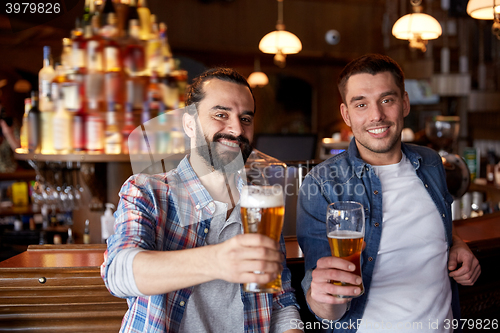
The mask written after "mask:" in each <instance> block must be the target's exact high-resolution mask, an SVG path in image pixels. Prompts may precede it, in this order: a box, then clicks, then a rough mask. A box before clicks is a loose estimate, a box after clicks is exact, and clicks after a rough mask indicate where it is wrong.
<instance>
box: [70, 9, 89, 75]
mask: <svg viewBox="0 0 500 333" xmlns="http://www.w3.org/2000/svg"><path fill="white" fill-rule="evenodd" d="M78 25H79V20H78V18H77V23H76V28H75V29H74V30H72V31H71V58H72V59H71V60H72V61H71V68H72V70H73V73H72V75H84V74H85V73H86V70H87V63H86V58H87V57H86V54H85V53H86V51H87V50H86V44H85V38H84V37H83V31H82V29H81V27H79V26H78ZM79 81H80V80H79Z"/></svg>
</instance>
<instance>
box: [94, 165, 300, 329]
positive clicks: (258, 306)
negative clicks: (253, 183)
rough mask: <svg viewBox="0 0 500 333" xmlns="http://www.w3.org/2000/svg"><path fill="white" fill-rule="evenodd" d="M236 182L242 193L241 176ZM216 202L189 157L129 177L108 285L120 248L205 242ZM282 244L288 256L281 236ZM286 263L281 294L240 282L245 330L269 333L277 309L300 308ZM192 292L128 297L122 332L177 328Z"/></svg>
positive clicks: (111, 245)
mask: <svg viewBox="0 0 500 333" xmlns="http://www.w3.org/2000/svg"><path fill="white" fill-rule="evenodd" d="M237 184H238V190H239V191H241V187H242V186H243V181H242V180H241V178H240V177H238V182H237ZM212 201H213V199H212V198H211V196H210V194H209V193H208V192H207V190H206V189H205V188H204V187H203V185H202V184H201V182H200V180H199V178H198V176H197V175H196V173H195V172H194V170H193V168H192V167H191V165H190V163H189V160H188V157H185V158H184V159H183V160H182V161H181V162H180V164H179V166H178V167H177V169H174V170H172V171H170V172H168V173H163V174H157V175H145V174H138V175H134V176H132V177H130V178H129V179H128V180H127V181H126V182H125V184H124V185H123V187H122V189H121V191H120V202H119V204H118V208H117V211H116V213H115V219H116V222H115V234H114V235H113V236H111V237H110V238H109V239H108V248H107V251H106V252H105V254H104V263H103V264H102V266H101V275H102V278H103V279H104V282H105V284H106V286H107V287H108V289H109V286H108V284H107V272H108V270H107V268H108V267H109V265H110V263H111V262H112V261H113V258H114V257H115V256H116V254H117V253H118V252H119V251H120V250H123V249H126V248H136V247H141V248H143V249H147V250H153V251H173V250H182V249H188V248H194V247H200V246H203V245H204V244H205V238H206V236H207V234H208V230H209V228H210V221H211V220H212V217H213V215H212V214H213V213H214V210H213V209H212V208H211V207H213V205H210V206H209V203H210V202H212ZM280 245H281V250H282V252H283V254H285V257H286V253H285V242H284V240H283V237H281V240H280ZM283 267H284V268H283V272H282V275H281V278H282V285H283V291H281V292H280V293H278V294H274V295H273V294H265V293H245V292H243V289H242V286H240V291H241V300H242V302H243V308H244V318H245V319H244V320H245V323H244V326H245V332H255V333H257V332H259V333H260V332H268V331H269V329H270V326H271V315H272V311H273V310H277V309H281V308H284V307H287V306H291V305H295V306H296V307H297V308H298V305H297V302H296V299H295V295H294V293H293V289H292V287H291V274H290V270H289V269H288V268H287V267H286V260H285V261H284V262H283ZM192 291H193V287H190V288H185V289H181V290H177V291H175V292H171V293H168V294H162V295H154V296H148V297H128V299H127V302H128V305H129V309H128V311H127V313H126V314H125V316H124V318H123V322H122V328H121V330H120V332H148V333H153V332H178V331H179V327H180V324H181V320H182V316H183V314H184V310H185V308H186V304H187V302H188V299H189V296H190V295H191V293H192ZM214 306H220V304H214ZM221 311H223V310H222V308H221Z"/></svg>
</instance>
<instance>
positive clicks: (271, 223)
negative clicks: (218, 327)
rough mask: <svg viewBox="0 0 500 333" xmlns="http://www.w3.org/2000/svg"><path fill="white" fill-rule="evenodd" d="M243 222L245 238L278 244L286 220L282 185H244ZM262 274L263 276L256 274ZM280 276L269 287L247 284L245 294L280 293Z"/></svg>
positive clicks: (241, 200)
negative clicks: (252, 236)
mask: <svg viewBox="0 0 500 333" xmlns="http://www.w3.org/2000/svg"><path fill="white" fill-rule="evenodd" d="M240 205H241V221H242V222H243V231H244V233H245V234H262V235H266V236H268V237H270V238H272V239H273V240H275V241H277V242H279V240H280V236H281V228H282V227H283V220H284V217H285V204H284V198H283V189H282V187H281V186H280V185H273V186H256V185H245V186H243V189H242V191H241V194H240ZM254 273H256V274H263V272H254ZM281 289H282V288H281V274H279V275H278V277H277V278H276V279H275V280H274V281H271V282H269V283H266V284H259V283H245V284H244V285H243V290H244V291H246V292H254V293H277V292H280V291H281Z"/></svg>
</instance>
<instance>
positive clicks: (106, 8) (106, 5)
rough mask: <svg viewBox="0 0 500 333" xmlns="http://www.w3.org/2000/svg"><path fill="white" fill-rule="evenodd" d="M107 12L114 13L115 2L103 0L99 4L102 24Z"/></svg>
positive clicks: (104, 21) (104, 22)
mask: <svg viewBox="0 0 500 333" xmlns="http://www.w3.org/2000/svg"><path fill="white" fill-rule="evenodd" d="M109 14H115V15H116V8H115V4H114V3H113V0H104V1H103V4H102V5H101V17H102V20H103V22H102V25H105V24H106V20H107V18H108V15H109Z"/></svg>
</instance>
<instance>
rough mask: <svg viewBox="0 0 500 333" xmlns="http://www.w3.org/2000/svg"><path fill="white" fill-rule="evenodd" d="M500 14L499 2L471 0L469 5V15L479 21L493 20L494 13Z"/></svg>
mask: <svg viewBox="0 0 500 333" xmlns="http://www.w3.org/2000/svg"><path fill="white" fill-rule="evenodd" d="M494 11H495V12H497V13H500V1H498V0H470V1H469V3H468V4H467V14H469V15H470V16H471V17H472V18H475V19H478V20H493V18H494V14H493V12H494Z"/></svg>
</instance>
